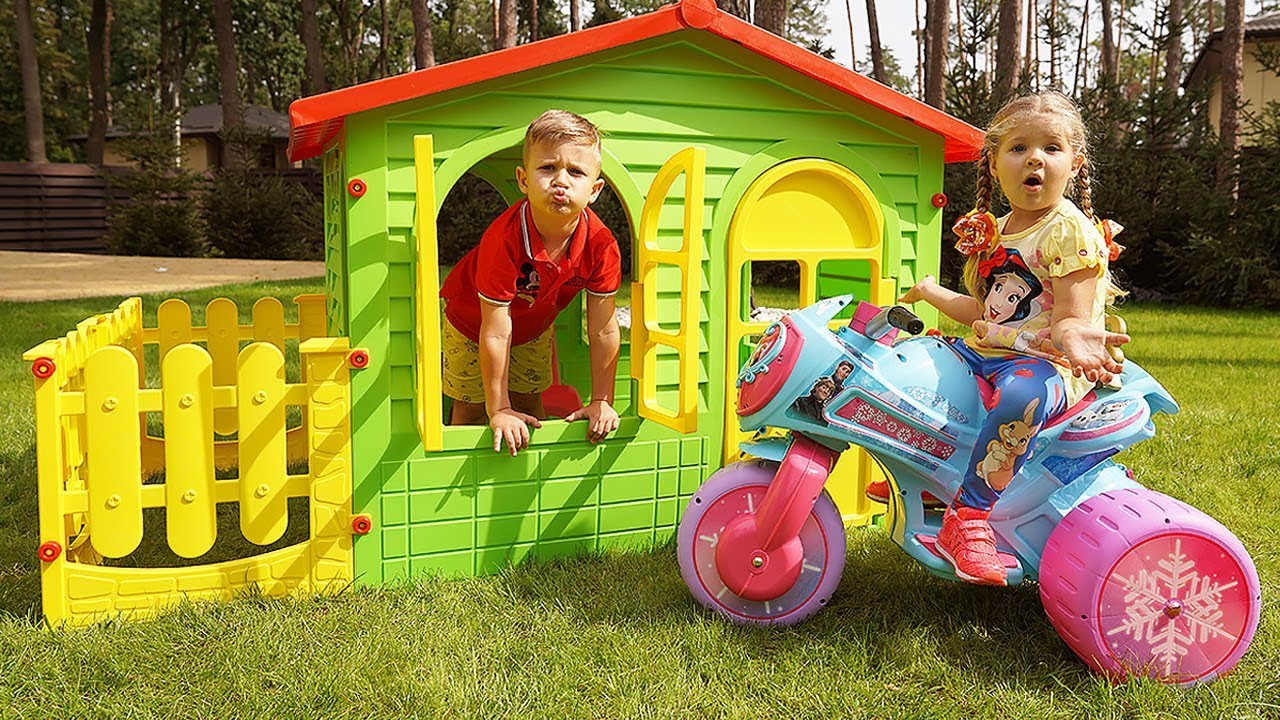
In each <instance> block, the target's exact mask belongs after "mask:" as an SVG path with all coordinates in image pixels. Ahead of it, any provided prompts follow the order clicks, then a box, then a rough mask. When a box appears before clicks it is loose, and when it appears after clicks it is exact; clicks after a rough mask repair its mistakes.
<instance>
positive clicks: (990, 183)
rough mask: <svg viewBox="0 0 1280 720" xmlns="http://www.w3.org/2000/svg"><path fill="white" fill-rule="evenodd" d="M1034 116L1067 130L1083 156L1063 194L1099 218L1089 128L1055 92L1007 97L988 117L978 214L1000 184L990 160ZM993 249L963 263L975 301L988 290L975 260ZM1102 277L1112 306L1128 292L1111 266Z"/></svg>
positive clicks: (986, 208)
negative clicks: (1049, 118)
mask: <svg viewBox="0 0 1280 720" xmlns="http://www.w3.org/2000/svg"><path fill="white" fill-rule="evenodd" d="M1035 115H1051V116H1053V117H1054V119H1055V120H1057V121H1059V122H1061V123H1062V124H1063V126H1065V128H1066V130H1067V142H1069V143H1070V144H1071V150H1072V152H1074V153H1075V154H1076V155H1079V156H1081V157H1082V158H1084V162H1083V164H1081V165H1080V171H1079V172H1078V173H1077V174H1076V177H1075V178H1074V179H1072V180H1070V181H1069V182H1068V183H1067V189H1066V195H1067V197H1074V198H1075V199H1076V200H1077V201H1078V204H1079V207H1080V210H1082V211H1083V212H1084V214H1085V216H1086V217H1088V218H1089V219H1090V220H1092V221H1094V222H1097V220H1098V218H1097V217H1095V216H1094V214H1093V188H1092V184H1091V181H1090V173H1091V171H1092V163H1091V162H1090V161H1089V131H1088V130H1087V129H1086V128H1085V124H1084V118H1083V117H1082V116H1081V115H1080V108H1078V107H1076V104H1075V103H1074V102H1073V101H1072V100H1071V98H1069V97H1067V96H1066V95H1063V94H1062V93H1057V92H1045V93H1037V94H1032V95H1023V96H1022V97H1019V98H1015V99H1013V100H1010V101H1009V102H1007V103H1005V105H1004V107H1002V108H1000V110H999V111H998V112H997V113H996V116H995V117H994V118H992V119H991V124H990V125H989V126H988V127H987V133H986V135H985V136H984V137H983V139H982V151H981V152H980V153H979V155H978V192H977V200H976V203H975V211H976V212H977V213H978V214H979V215H981V214H982V213H985V212H990V211H991V206H992V204H993V200H994V196H995V193H996V190H997V188H998V187H999V183H998V182H996V180H995V178H994V177H993V176H992V174H991V160H992V159H993V158H994V157H995V156H996V152H997V151H999V149H1000V143H1001V142H1003V141H1004V138H1005V136H1006V135H1008V134H1009V133H1010V132H1011V131H1013V129H1014V128H1016V127H1018V125H1020V124H1021V123H1022V122H1023V121H1025V120H1026V119H1027V118H1029V117H1032V116H1035ZM994 250H995V248H992V249H991V250H988V251H986V252H981V253H974V254H973V255H970V256H969V259H968V260H967V261H966V262H965V264H964V286H965V290H967V291H968V293H969V294H970V295H972V296H973V297H974V298H976V299H977V300H978V302H983V301H984V300H985V299H986V295H987V289H988V287H987V281H986V279H985V278H983V277H982V275H981V274H980V273H979V272H978V263H979V262H981V261H982V260H986V259H987V258H988V257H989V256H990V255H991V253H992V252H993V251H994ZM1105 279H1106V283H1107V304H1108V305H1111V304H1112V303H1113V302H1115V301H1116V300H1118V299H1120V298H1122V297H1124V296H1125V295H1126V294H1127V293H1126V292H1125V291H1123V290H1121V289H1120V287H1119V286H1118V285H1116V283H1115V281H1114V280H1113V279H1112V277H1111V269H1110V267H1108V268H1107V276H1106V278H1105Z"/></svg>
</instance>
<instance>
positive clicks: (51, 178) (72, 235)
mask: <svg viewBox="0 0 1280 720" xmlns="http://www.w3.org/2000/svg"><path fill="white" fill-rule="evenodd" d="M127 172H130V169H129V168H124V167H112V166H97V165H85V164H81V163H21V162H0V250H43V251H46V252H87V253H101V252H105V251H106V247H105V245H104V244H103V240H102V237H103V235H105V234H106V232H107V212H108V208H109V207H110V205H111V204H112V203H114V202H127V201H128V200H129V194H128V193H127V192H125V191H123V190H121V189H119V188H111V187H110V186H109V185H108V178H109V177H110V176H113V175H120V174H124V173H127ZM266 172H274V173H276V174H279V175H281V176H282V177H285V178H286V179H289V180H293V181H295V182H298V183H301V184H302V185H303V186H304V187H306V188H307V189H308V190H310V191H311V192H312V193H313V194H314V195H315V196H316V197H317V198H319V196H320V195H321V182H320V177H319V174H318V173H317V172H316V171H314V170H311V169H309V168H288V169H284V170H274V171H266Z"/></svg>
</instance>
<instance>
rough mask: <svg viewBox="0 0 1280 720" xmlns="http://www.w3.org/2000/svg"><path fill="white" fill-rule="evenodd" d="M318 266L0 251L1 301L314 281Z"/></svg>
mask: <svg viewBox="0 0 1280 720" xmlns="http://www.w3.org/2000/svg"><path fill="white" fill-rule="evenodd" d="M323 274H324V263H322V262H300V261H294V260H227V259H205V258H162V257H130V256H122V255H79V254H73V253H46V252H14V251H0V278H3V280H0V300H11V301H19V302H32V301H36V300H61V299H66V298H83V297H103V296H112V295H143V294H147V293H160V292H170V291H173V290H191V289H194V288H202V287H210V286H212V285H226V284H229V283H248V282H258V281H262V280H290V279H294V278H308V277H319V276H321V275H323Z"/></svg>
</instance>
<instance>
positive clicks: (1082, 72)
mask: <svg viewBox="0 0 1280 720" xmlns="http://www.w3.org/2000/svg"><path fill="white" fill-rule="evenodd" d="M1088 38H1089V0H1084V22H1082V23H1080V37H1079V39H1078V41H1077V43H1076V70H1075V73H1073V76H1072V80H1071V95H1072V96H1075V95H1076V93H1077V91H1078V90H1079V89H1080V88H1082V87H1085V88H1087V87H1089V66H1088V65H1085V63H1084V46H1085V43H1086V42H1087V41H1088Z"/></svg>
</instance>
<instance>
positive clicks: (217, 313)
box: [204, 298, 240, 435]
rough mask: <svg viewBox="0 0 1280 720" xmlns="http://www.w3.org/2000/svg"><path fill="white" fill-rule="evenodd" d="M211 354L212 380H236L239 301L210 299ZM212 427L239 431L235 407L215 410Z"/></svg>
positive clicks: (224, 431)
mask: <svg viewBox="0 0 1280 720" xmlns="http://www.w3.org/2000/svg"><path fill="white" fill-rule="evenodd" d="M204 325H205V328H206V332H207V336H208V341H207V342H208V345H209V355H210V356H211V357H212V358H213V384H214V385H235V384H236V362H237V361H236V358H237V357H239V355H240V317H239V311H238V310H237V309H236V304H235V303H234V302H232V301H231V300H228V299H226V298H217V299H216V300H210V301H209V304H208V305H207V306H206V307H205V310H204ZM213 429H214V431H215V432H217V433H218V434H219V435H230V434H231V433H233V432H235V431H236V411H235V410H234V409H232V408H217V409H215V410H214V411H213Z"/></svg>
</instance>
